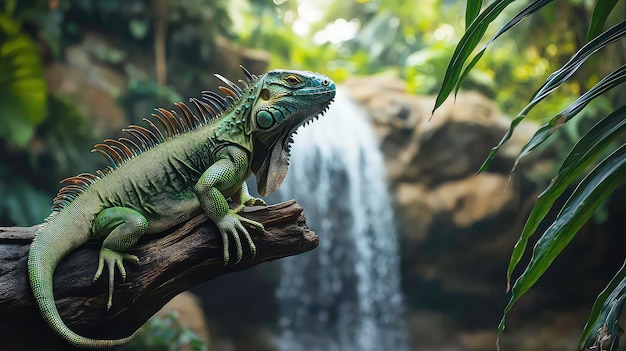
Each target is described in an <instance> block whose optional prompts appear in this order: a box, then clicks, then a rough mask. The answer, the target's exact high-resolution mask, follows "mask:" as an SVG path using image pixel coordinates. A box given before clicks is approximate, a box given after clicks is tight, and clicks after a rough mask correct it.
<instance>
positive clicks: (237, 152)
mask: <svg viewBox="0 0 626 351" xmlns="http://www.w3.org/2000/svg"><path fill="white" fill-rule="evenodd" d="M217 158H218V160H217V161H216V162H215V163H214V164H213V165H211V166H210V167H209V168H208V169H207V170H206V171H205V172H204V173H203V174H202V176H201V177H200V179H198V182H197V183H196V186H195V189H194V190H195V192H196V196H198V199H199V200H200V206H201V207H202V209H203V210H204V213H205V214H206V215H207V217H209V218H210V219H211V220H212V221H213V222H215V225H216V226H217V229H218V230H219V231H220V233H221V235H222V241H223V242H224V265H226V264H228V261H229V256H230V255H229V250H228V248H229V243H228V242H229V238H228V236H229V235H231V236H232V237H233V240H234V241H235V246H236V248H237V261H236V263H239V262H240V261H241V258H242V257H243V249H242V246H241V240H240V238H239V234H240V233H241V234H243V235H244V237H245V238H246V241H247V242H248V245H249V246H250V251H251V252H252V255H255V254H256V246H255V245H254V242H253V241H252V238H251V237H250V233H248V230H247V229H246V228H245V227H244V226H243V225H242V224H241V222H246V223H248V224H250V225H252V226H255V227H257V228H258V229H261V230H263V225H262V224H261V223H258V222H255V221H252V220H249V219H247V218H243V217H241V216H240V215H238V214H237V212H239V211H240V209H239V208H238V209H235V210H231V209H230V208H229V206H228V202H227V201H226V196H229V195H230V194H228V192H229V191H230V190H231V189H232V188H233V187H234V186H237V185H238V184H242V183H243V181H244V180H245V178H246V176H247V173H248V164H249V156H248V154H247V153H246V152H245V151H243V150H241V149H240V148H238V147H235V146H229V147H226V148H224V149H223V150H222V151H221V152H220V153H219V154H218V155H217ZM237 191H241V189H238V190H237ZM237 191H235V192H234V193H231V194H235V193H237ZM225 194H226V196H225Z"/></svg>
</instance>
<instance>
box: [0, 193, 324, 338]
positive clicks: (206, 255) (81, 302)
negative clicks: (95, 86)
mask: <svg viewBox="0 0 626 351" xmlns="http://www.w3.org/2000/svg"><path fill="white" fill-rule="evenodd" d="M242 215H243V216H245V217H247V218H250V219H252V220H255V221H258V222H261V223H263V225H264V226H265V232H263V233H262V232H260V231H256V230H254V229H249V230H250V234H251V235H252V237H253V240H254V242H255V243H256V246H257V254H256V257H254V258H251V255H250V252H249V251H246V247H245V245H244V258H243V260H242V262H240V263H239V264H234V262H231V263H229V264H228V265H227V266H224V265H223V260H222V239H221V236H220V235H219V232H218V231H217V228H216V227H215V225H214V224H213V223H212V222H211V221H208V220H207V219H206V217H204V216H203V215H202V216H197V217H195V218H193V219H191V220H190V221H188V222H186V223H184V224H182V225H180V226H177V227H175V228H172V229H171V230H169V231H167V232H164V233H162V234H161V235H153V236H150V237H148V238H142V240H140V242H139V243H138V244H137V247H135V248H134V249H133V250H132V251H130V253H132V254H134V255H137V256H138V257H139V259H140V265H138V266H134V265H133V264H130V263H129V264H126V270H127V273H128V276H127V279H126V281H125V282H122V281H121V278H120V277H119V273H116V274H117V276H116V284H115V291H114V293H113V308H112V309H111V310H110V311H108V312H107V310H106V300H107V284H108V283H107V281H108V280H107V279H106V278H107V277H105V279H102V278H101V279H100V280H99V281H97V282H95V283H94V282H93V281H92V279H93V275H94V273H95V272H96V268H97V261H98V252H99V245H90V244H87V245H84V246H83V247H81V248H79V249H78V250H76V251H74V252H72V253H71V254H70V255H68V256H67V257H66V258H65V259H64V260H63V262H61V264H60V265H59V266H58V267H57V270H56V272H55V275H54V293H55V297H56V302H57V307H58V309H59V311H60V313H61V316H62V317H63V320H64V321H65V323H66V324H67V325H68V326H69V327H70V328H72V330H74V331H76V332H78V333H80V334H83V335H85V336H88V337H93V338H119V337H123V336H127V335H130V334H131V333H132V332H133V331H134V330H136V329H137V328H139V327H140V326H141V325H142V324H143V323H144V322H145V321H146V320H147V319H148V318H150V316H152V315H153V314H154V313H155V312H156V311H158V310H159V309H160V308H161V307H162V306H163V305H164V304H165V303H167V302H168V301H169V300H170V299H171V298H172V297H174V296H176V295H177V294H179V293H181V292H183V291H185V290H187V289H189V288H191V287H192V286H194V285H197V284H199V283H202V282H205V281H208V280H211V279H214V278H216V277H219V276H221V275H224V274H228V273H232V272H236V271H239V270H243V269H247V268H250V267H253V266H256V265H258V264H260V263H263V262H267V261H272V260H276V259H279V258H283V257H287V256H292V255H297V254H300V253H303V252H306V251H309V250H312V249H313V248H315V247H316V246H317V244H318V241H319V238H318V237H317V235H315V233H314V232H312V231H310V230H309V229H308V228H307V227H306V221H305V217H304V214H303V212H302V207H300V206H298V204H296V203H295V201H289V202H284V203H280V204H277V205H273V206H268V207H251V208H246V209H244V211H243V214H242ZM35 230H36V227H30V228H19V227H11V228H0V343H1V344H2V345H3V346H7V347H8V345H9V344H10V345H15V346H17V345H19V344H18V343H19V342H21V343H26V344H28V343H30V342H32V341H33V340H32V338H30V339H29V338H28V335H37V338H45V339H48V340H51V342H55V341H54V339H56V337H54V336H53V334H52V333H51V332H50V329H49V328H48V327H47V325H45V323H44V321H43V319H42V318H41V317H40V316H39V312H38V309H37V306H36V304H35V300H34V298H33V295H32V293H31V290H30V285H29V283H28V271H27V265H26V262H27V257H28V249H29V247H30V242H31V241H32V238H33V236H34V232H35ZM244 242H245V240H244ZM231 246H234V245H231ZM231 249H233V250H231V261H234V259H232V258H234V257H235V253H234V247H231ZM24 332H26V333H24ZM24 335H27V336H26V339H23V338H24ZM46 336H47V337H46ZM16 339H21V340H16ZM7 342H8V343H9V344H7ZM56 342H58V340H56ZM59 345H62V344H59ZM31 346H32V345H31ZM48 346H50V345H49V344H48ZM11 349H14V348H11ZM47 349H51V348H47Z"/></svg>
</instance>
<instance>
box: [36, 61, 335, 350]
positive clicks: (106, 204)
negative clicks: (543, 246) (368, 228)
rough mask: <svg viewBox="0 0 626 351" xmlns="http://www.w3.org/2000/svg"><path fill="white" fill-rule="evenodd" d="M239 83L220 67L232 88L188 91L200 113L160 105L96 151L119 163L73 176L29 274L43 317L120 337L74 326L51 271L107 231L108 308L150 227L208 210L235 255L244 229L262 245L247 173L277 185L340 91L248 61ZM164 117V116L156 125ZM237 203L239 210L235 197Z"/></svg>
mask: <svg viewBox="0 0 626 351" xmlns="http://www.w3.org/2000/svg"><path fill="white" fill-rule="evenodd" d="M241 68H242V70H243V72H244V75H245V78H246V80H245V81H244V80H239V82H240V84H241V86H239V85H237V84H235V83H233V82H231V81H229V80H227V79H226V78H224V77H222V76H220V75H217V74H216V75H215V76H216V77H217V78H219V79H221V80H222V81H223V82H224V83H225V84H226V85H227V86H220V87H219V89H220V90H221V91H222V92H223V93H224V95H220V94H217V93H215V92H211V91H205V92H202V99H195V98H192V99H190V102H191V103H192V104H193V105H195V108H196V109H197V111H198V112H199V113H197V114H194V113H193V112H192V111H191V109H190V108H188V107H187V105H185V104H183V103H177V104H174V105H175V107H176V108H175V109H174V110H170V111H168V110H166V109H163V108H159V109H156V112H157V113H155V114H153V115H152V117H153V118H152V119H144V120H145V121H146V122H147V124H148V125H147V126H146V127H141V126H136V125H131V126H129V127H128V128H126V129H123V130H124V131H126V132H128V133H129V134H130V136H131V137H130V138H123V137H122V138H119V139H117V140H113V139H106V140H105V141H104V142H103V143H102V144H97V145H96V146H95V148H94V149H93V150H92V152H98V153H100V154H102V155H104V156H105V157H106V158H107V159H108V160H109V162H110V163H111V166H108V167H107V168H105V169H104V170H103V171H97V172H96V174H95V175H94V174H89V173H82V174H79V175H77V176H75V177H71V178H67V179H65V180H63V181H61V183H62V184H63V183H65V184H67V185H65V186H64V187H63V188H62V189H61V190H60V191H59V194H58V195H57V197H56V198H55V199H54V205H53V207H52V213H51V214H50V216H49V217H48V218H47V219H46V221H45V222H44V223H43V224H42V225H41V226H40V227H39V228H38V229H37V232H36V234H35V239H34V241H33V243H32V245H31V247H30V252H29V256H28V273H29V278H30V284H31V287H32V290H33V294H34V296H35V299H36V300H37V304H38V305H39V309H40V311H41V314H42V316H43V318H44V319H45V320H46V321H47V322H48V324H49V325H50V326H51V327H52V329H54V331H55V332H56V333H57V334H58V335H60V336H61V337H62V338H63V339H65V340H67V341H68V342H69V343H70V344H72V345H74V346H77V347H84V348H100V347H110V346H116V345H122V344H125V343H127V342H129V341H130V340H132V338H133V337H134V335H135V334H133V335H131V336H129V337H126V338H124V339H118V340H96V339H90V338H86V337H83V336H81V335H78V334H76V333H75V332H73V331H72V330H70V329H69V328H68V327H67V326H66V325H65V323H64V322H63V321H62V320H61V316H60V315H59V312H58V310H57V307H56V305H55V301H54V293H53V285H52V279H53V273H54V270H55V268H56V266H57V265H58V264H59V262H60V261H61V260H62V259H63V258H64V257H65V256H66V255H67V254H68V253H70V252H71V251H73V250H74V249H76V248H78V247H79V246H81V245H83V244H85V243H87V242H88V241H94V240H95V241H101V242H102V248H101V249H100V256H99V264H98V269H97V271H96V274H95V276H94V281H96V280H98V278H100V276H101V274H102V271H103V269H104V268H105V266H106V268H107V269H108V275H109V289H108V303H107V309H110V308H111V305H112V298H113V286H114V276H115V267H117V269H118V270H119V271H120V273H121V277H122V279H125V278H126V271H125V268H124V264H123V261H124V260H128V261H132V262H135V263H137V262H139V258H138V257H136V256H134V255H131V254H128V253H127V252H126V251H127V250H128V249H129V248H131V247H132V246H133V245H134V244H135V243H136V242H137V240H138V239H139V237H141V236H142V235H144V234H152V233H159V232H162V231H163V230H165V229H168V228H170V227H172V226H173V225H176V224H178V223H181V222H183V221H185V220H187V219H190V218H192V217H193V216H194V215H197V214H199V213H201V212H202V211H203V212H204V213H205V214H206V215H207V216H208V217H209V218H210V219H211V220H213V222H215V224H216V226H217V228H218V229H219V232H220V233H221V236H222V240H223V242H224V264H225V265H226V264H228V262H229V237H231V238H232V239H233V240H234V242H235V246H236V249H237V258H236V263H238V262H239V261H240V260H241V258H242V256H243V250H242V244H241V240H240V238H239V235H243V237H245V240H246V241H247V244H248V246H249V247H250V252H251V254H252V255H254V254H255V253H256V247H255V245H254V242H253V241H252V239H251V237H250V234H249V233H248V231H247V230H246V228H245V227H244V226H243V225H242V223H247V224H248V225H251V226H253V227H256V228H260V229H262V228H263V226H262V225H261V224H260V223H257V222H254V221H251V220H249V219H246V218H243V217H241V216H239V215H238V212H239V211H240V210H241V209H242V208H243V206H244V205H262V204H265V202H264V201H263V200H261V199H257V198H254V197H252V196H251V195H250V194H249V193H248V189H247V186H246V183H245V180H246V178H248V177H249V176H250V174H251V173H254V174H255V175H256V180H257V185H258V190H259V193H260V194H261V195H262V196H265V195H267V194H269V193H271V192H273V191H274V190H276V189H277V188H278V187H279V186H280V184H281V183H282V181H283V180H284V178H285V176H286V175H287V169H288V165H289V152H290V143H291V142H293V139H292V138H291V136H292V134H294V133H295V132H296V130H297V129H298V128H299V127H300V126H302V125H304V124H308V123H309V122H310V121H311V120H312V119H313V118H316V117H319V115H321V114H323V113H324V112H325V111H326V109H327V108H328V106H329V105H330V103H331V102H332V100H333V98H334V97H335V84H334V83H333V81H331V80H330V79H329V78H328V77H326V76H324V75H321V74H317V73H312V72H305V71H287V70H274V71H270V72H268V73H266V74H264V75H261V76H255V75H252V74H250V73H249V72H248V71H247V70H246V69H245V68H243V67H241ZM157 124H159V125H160V126H159V127H157ZM228 198H231V199H232V200H233V202H235V203H236V204H239V207H238V208H237V209H235V210H231V209H230V208H229V205H228V203H227V199H228Z"/></svg>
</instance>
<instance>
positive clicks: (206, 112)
mask: <svg viewBox="0 0 626 351" xmlns="http://www.w3.org/2000/svg"><path fill="white" fill-rule="evenodd" d="M189 101H190V102H191V103H193V104H194V105H195V106H196V109H197V110H198V112H200V115H201V116H202V118H203V119H204V123H208V122H209V121H211V120H212V119H213V118H215V117H216V116H215V115H214V114H213V113H212V110H210V109H208V108H207V105H206V104H205V103H204V102H202V101H200V100H198V99H196V98H191V99H189Z"/></svg>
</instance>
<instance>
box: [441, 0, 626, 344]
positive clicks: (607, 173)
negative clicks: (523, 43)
mask: <svg viewBox="0 0 626 351" xmlns="http://www.w3.org/2000/svg"><path fill="white" fill-rule="evenodd" d="M513 2H514V0H496V1H494V2H492V3H491V4H489V5H488V6H486V7H485V8H484V9H483V10H482V11H480V12H478V11H476V8H480V7H481V1H480V0H469V1H468V2H467V10H466V23H467V24H468V26H467V29H466V32H465V34H464V35H463V37H462V38H461V39H460V41H459V43H458V44H457V46H456V48H455V51H454V53H453V55H452V58H451V59H450V63H449V65H448V67H447V69H446V72H445V77H444V80H443V84H442V87H441V90H440V91H439V94H438V96H437V101H436V106H435V109H436V108H437V107H439V106H440V105H441V104H442V103H443V101H444V100H445V99H446V98H447V97H448V96H449V95H450V94H452V93H454V94H456V92H458V90H459V89H460V87H461V84H462V83H463V80H464V79H465V78H466V77H467V76H468V74H469V72H470V71H471V70H472V69H473V68H474V67H475V65H476V64H477V63H478V62H479V60H480V59H481V58H482V56H483V54H484V53H485V50H486V49H487V47H488V46H489V45H490V44H491V43H492V42H493V41H494V40H495V39H497V38H498V37H499V36H500V35H501V34H503V33H505V32H507V31H508V30H509V29H511V28H513V27H514V26H516V25H517V24H518V23H520V22H521V21H522V20H524V19H526V18H527V17H528V16H530V15H532V14H534V13H536V12H538V11H539V10H543V9H544V6H546V5H548V4H550V3H551V2H552V1H551V0H532V1H530V2H529V3H528V4H527V5H526V6H525V7H524V8H522V9H520V10H519V11H518V12H517V13H514V14H513V15H512V16H511V17H510V18H509V21H508V22H507V23H506V24H504V25H503V26H502V27H501V28H500V29H499V30H498V32H496V34H494V35H493V37H492V38H491V39H490V40H489V41H488V42H487V43H486V44H485V45H484V46H483V47H482V49H481V50H480V51H478V52H475V49H476V48H477V47H478V45H479V43H480V41H481V39H482V38H483V36H484V35H485V33H486V31H487V27H488V26H489V24H490V23H492V22H493V21H494V20H495V19H496V18H497V17H498V16H499V15H500V14H501V13H502V12H503V11H504V10H505V9H506V8H507V7H509V6H511V5H512V3H513ZM616 3H617V1H613V0H599V1H598V2H597V3H596V5H595V8H594V11H593V16H592V17H591V19H590V21H589V26H588V31H587V36H586V38H587V41H586V42H585V43H584V44H583V45H581V46H580V47H579V48H578V49H577V50H576V52H575V53H573V55H572V56H571V57H570V58H569V59H568V60H567V62H565V63H564V64H563V65H562V66H561V67H560V68H558V69H557V70H555V71H554V72H553V73H552V74H550V76H549V77H548V78H547V79H546V81H545V82H544V84H543V85H542V86H541V87H540V88H539V89H537V90H536V91H535V92H534V94H533V95H532V97H531V99H530V101H529V102H528V104H527V105H526V106H525V107H524V108H523V109H522V110H521V112H519V113H518V114H517V116H516V117H515V118H514V119H513V121H512V123H511V127H510V130H509V132H508V133H507V134H506V135H505V136H504V137H503V139H502V141H501V142H500V143H499V144H498V145H497V146H496V147H495V148H494V149H493V150H492V152H491V153H490V154H489V156H488V157H487V160H486V161H485V163H484V164H483V166H482V167H481V169H480V171H483V170H485V169H486V168H487V166H488V165H489V162H490V161H491V160H492V159H493V157H494V156H495V153H496V152H497V151H498V149H499V148H500V147H501V146H502V144H503V143H505V142H506V141H507V140H508V139H509V138H510V136H511V134H512V133H513V131H514V129H515V127H516V126H517V125H518V124H519V123H520V122H521V121H522V120H523V119H524V118H526V116H527V115H528V113H529V112H530V111H531V110H533V109H534V108H535V107H536V106H537V105H538V104H540V103H542V101H544V99H546V98H547V97H548V96H550V95H552V94H553V93H554V92H555V91H556V90H557V89H558V88H560V87H561V86H562V85H563V84H565V83H566V82H567V81H568V80H569V79H571V77H572V76H574V75H575V74H577V73H579V74H580V72H579V70H580V68H581V67H582V66H583V64H585V63H586V62H588V61H590V60H592V58H593V57H594V55H595V56H597V55H598V53H599V52H602V51H603V50H604V51H606V50H608V48H606V47H607V46H609V45H620V44H623V42H624V37H626V20H621V21H619V20H618V21H617V23H615V24H614V25H610V26H609V25H606V21H607V19H608V18H609V15H610V14H611V12H612V9H613V8H614V7H615V5H616ZM605 28H606V29H605ZM470 57H471V60H470ZM607 65H608V66H609V69H610V70H612V71H611V72H610V73H608V74H606V75H605V76H604V77H603V78H602V79H600V80H599V81H598V82H597V83H595V84H594V85H593V86H592V87H591V88H590V89H589V90H587V91H586V92H585V93H584V94H581V95H580V96H579V97H578V98H577V99H576V100H575V101H573V102H572V103H571V104H569V105H568V106H566V107H565V108H564V109H563V110H562V111H561V112H559V113H557V114H556V115H554V116H552V117H550V118H548V119H547V122H545V124H544V125H543V126H542V127H540V129H539V130H538V131H537V132H536V133H535V135H534V136H533V137H532V138H531V140H530V141H528V143H527V144H526V145H525V146H524V147H523V148H522V151H521V152H520V154H519V156H518V159H517V161H519V160H520V159H521V158H522V157H523V156H524V155H526V154H527V153H529V152H531V151H532V150H533V149H535V148H536V147H538V146H539V145H541V144H543V143H545V142H547V141H548V140H549V138H550V137H551V136H552V135H553V134H555V132H556V131H557V130H558V129H560V128H562V127H563V126H565V125H567V124H568V123H571V121H574V120H575V118H576V117H578V115H579V113H580V112H581V111H583V109H584V108H585V107H586V106H587V105H588V104H589V103H591V102H592V101H593V100H594V99H596V98H599V97H601V96H603V95H606V94H607V92H609V91H610V90H615V89H622V91H623V83H624V82H625V81H626V65H625V64H624V62H622V63H621V64H617V65H616V66H618V67H610V66H611V63H610V62H609V61H607ZM583 73H584V72H583ZM583 78H584V77H583ZM622 103H623V101H622ZM544 120H545V118H544ZM624 121H626V105H623V106H621V107H619V108H617V109H616V110H614V111H613V112H611V113H610V114H609V115H608V116H606V117H604V118H603V119H602V120H600V121H599V122H598V123H597V124H596V125H595V126H593V127H592V128H590V129H589V130H588V131H587V132H586V133H585V134H584V135H582V136H581V137H580V139H579V140H578V141H577V143H576V145H575V146H574V147H573V148H572V149H571V150H570V152H569V154H568V155H567V157H565V160H564V161H563V163H562V165H561V168H560V169H559V170H558V172H557V174H556V176H555V177H554V178H553V181H552V183H551V184H550V185H549V186H548V188H547V189H546V190H545V191H544V192H543V193H542V194H541V195H540V197H539V199H538V202H537V204H536V205H535V207H534V208H533V210H532V212H531V214H530V216H529V218H528V220H527V222H526V225H525V227H524V229H523V232H522V234H521V236H520V239H519V240H518V242H517V244H516V245H515V248H514V249H513V253H512V256H511V261H510V264H509V268H508V271H507V279H508V280H509V281H510V280H511V278H512V276H513V273H514V270H515V268H516V267H517V265H518V263H519V262H520V260H521V258H522V255H523V254H524V252H525V250H526V245H527V243H528V240H529V238H530V236H532V235H533V234H534V233H535V232H536V231H537V228H538V226H539V223H540V222H541V221H542V220H543V219H544V218H545V216H546V214H547V213H548V211H549V210H550V209H551V208H552V207H553V206H554V205H555V200H556V199H557V198H559V197H560V196H561V195H562V194H563V192H564V190H565V189H566V188H567V187H568V186H570V185H571V184H572V183H574V182H577V181H578V180H579V179H581V178H582V180H580V181H579V182H578V185H577V187H576V190H575V191H574V192H573V193H572V194H571V195H570V197H569V198H568V199H567V201H566V202H565V204H564V205H563V206H562V207H561V209H560V213H559V214H558V216H557V217H556V218H555V219H554V220H553V221H552V224H551V225H549V226H548V228H547V229H546V230H545V231H544V232H543V234H542V236H541V237H540V238H539V240H538V241H537V243H536V245H535V247H534V250H533V254H532V258H531V260H530V262H529V263H528V265H527V267H526V269H525V270H524V272H523V273H522V274H521V275H520V276H519V277H518V278H517V279H516V280H515V283H514V284H513V286H512V288H511V292H512V296H511V299H510V301H509V303H508V305H507V306H506V308H505V311H504V315H505V316H506V314H507V313H508V312H509V311H510V310H511V308H512V307H513V305H514V304H515V302H516V301H517V300H518V299H519V298H520V297H521V296H522V295H523V294H524V293H526V292H527V291H528V290H529V289H530V288H531V287H532V286H533V285H534V284H535V283H536V282H537V280H538V279H539V278H540V277H541V276H542V275H543V273H544V272H545V271H546V270H547V269H548V267H549V266H550V264H551V263H552V262H553V261H554V259H555V258H556V257H557V256H558V255H559V254H560V253H561V252H562V250H563V249H564V248H565V247H566V246H567V244H568V243H569V242H570V241H571V240H572V238H573V237H574V236H575V235H576V233H577V232H578V230H579V229H580V228H581V227H582V225H583V224H584V223H585V222H586V221H587V220H588V219H589V218H590V217H591V216H592V214H593V213H594V211H595V210H596V209H597V208H598V207H599V206H600V205H601V204H602V202H603V201H604V200H605V199H606V197H607V196H609V195H610V194H611V193H612V191H613V190H614V189H615V188H616V187H617V186H618V185H620V184H621V183H622V182H623V180H624V178H626V144H624V143H623V139H620V135H621V136H623V132H624V131H625V130H626V122H624ZM607 154H608V155H607ZM594 163H595V167H594V168H593V169H592V170H591V171H590V172H589V173H588V174H586V175H585V172H586V170H587V168H588V166H589V165H591V164H594ZM516 164H517V162H516ZM625 271H626V269H625V268H624V267H622V268H621V269H620V270H619V272H618V273H617V274H616V276H615V277H614V279H613V280H612V281H611V282H610V283H609V285H608V286H607V288H606V289H605V290H604V291H603V292H602V293H601V294H600V295H599V296H598V298H597V300H596V302H595V304H594V306H593V308H592V312H591V315H590V317H589V319H588V321H587V324H586V326H585V329H584V331H583V335H582V337H581V340H580V345H579V348H580V349H586V348H591V349H597V350H600V349H602V350H605V349H606V350H616V349H617V338H618V334H619V325H618V317H619V311H621V310H622V308H623V304H624V300H625V297H626V289H625V288H624V287H625V286H626V278H625V277H624V276H625V274H626V273H624V272H625ZM503 330H504V317H503V319H502V322H501V323H500V326H499V332H500V333H502V332H503Z"/></svg>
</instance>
